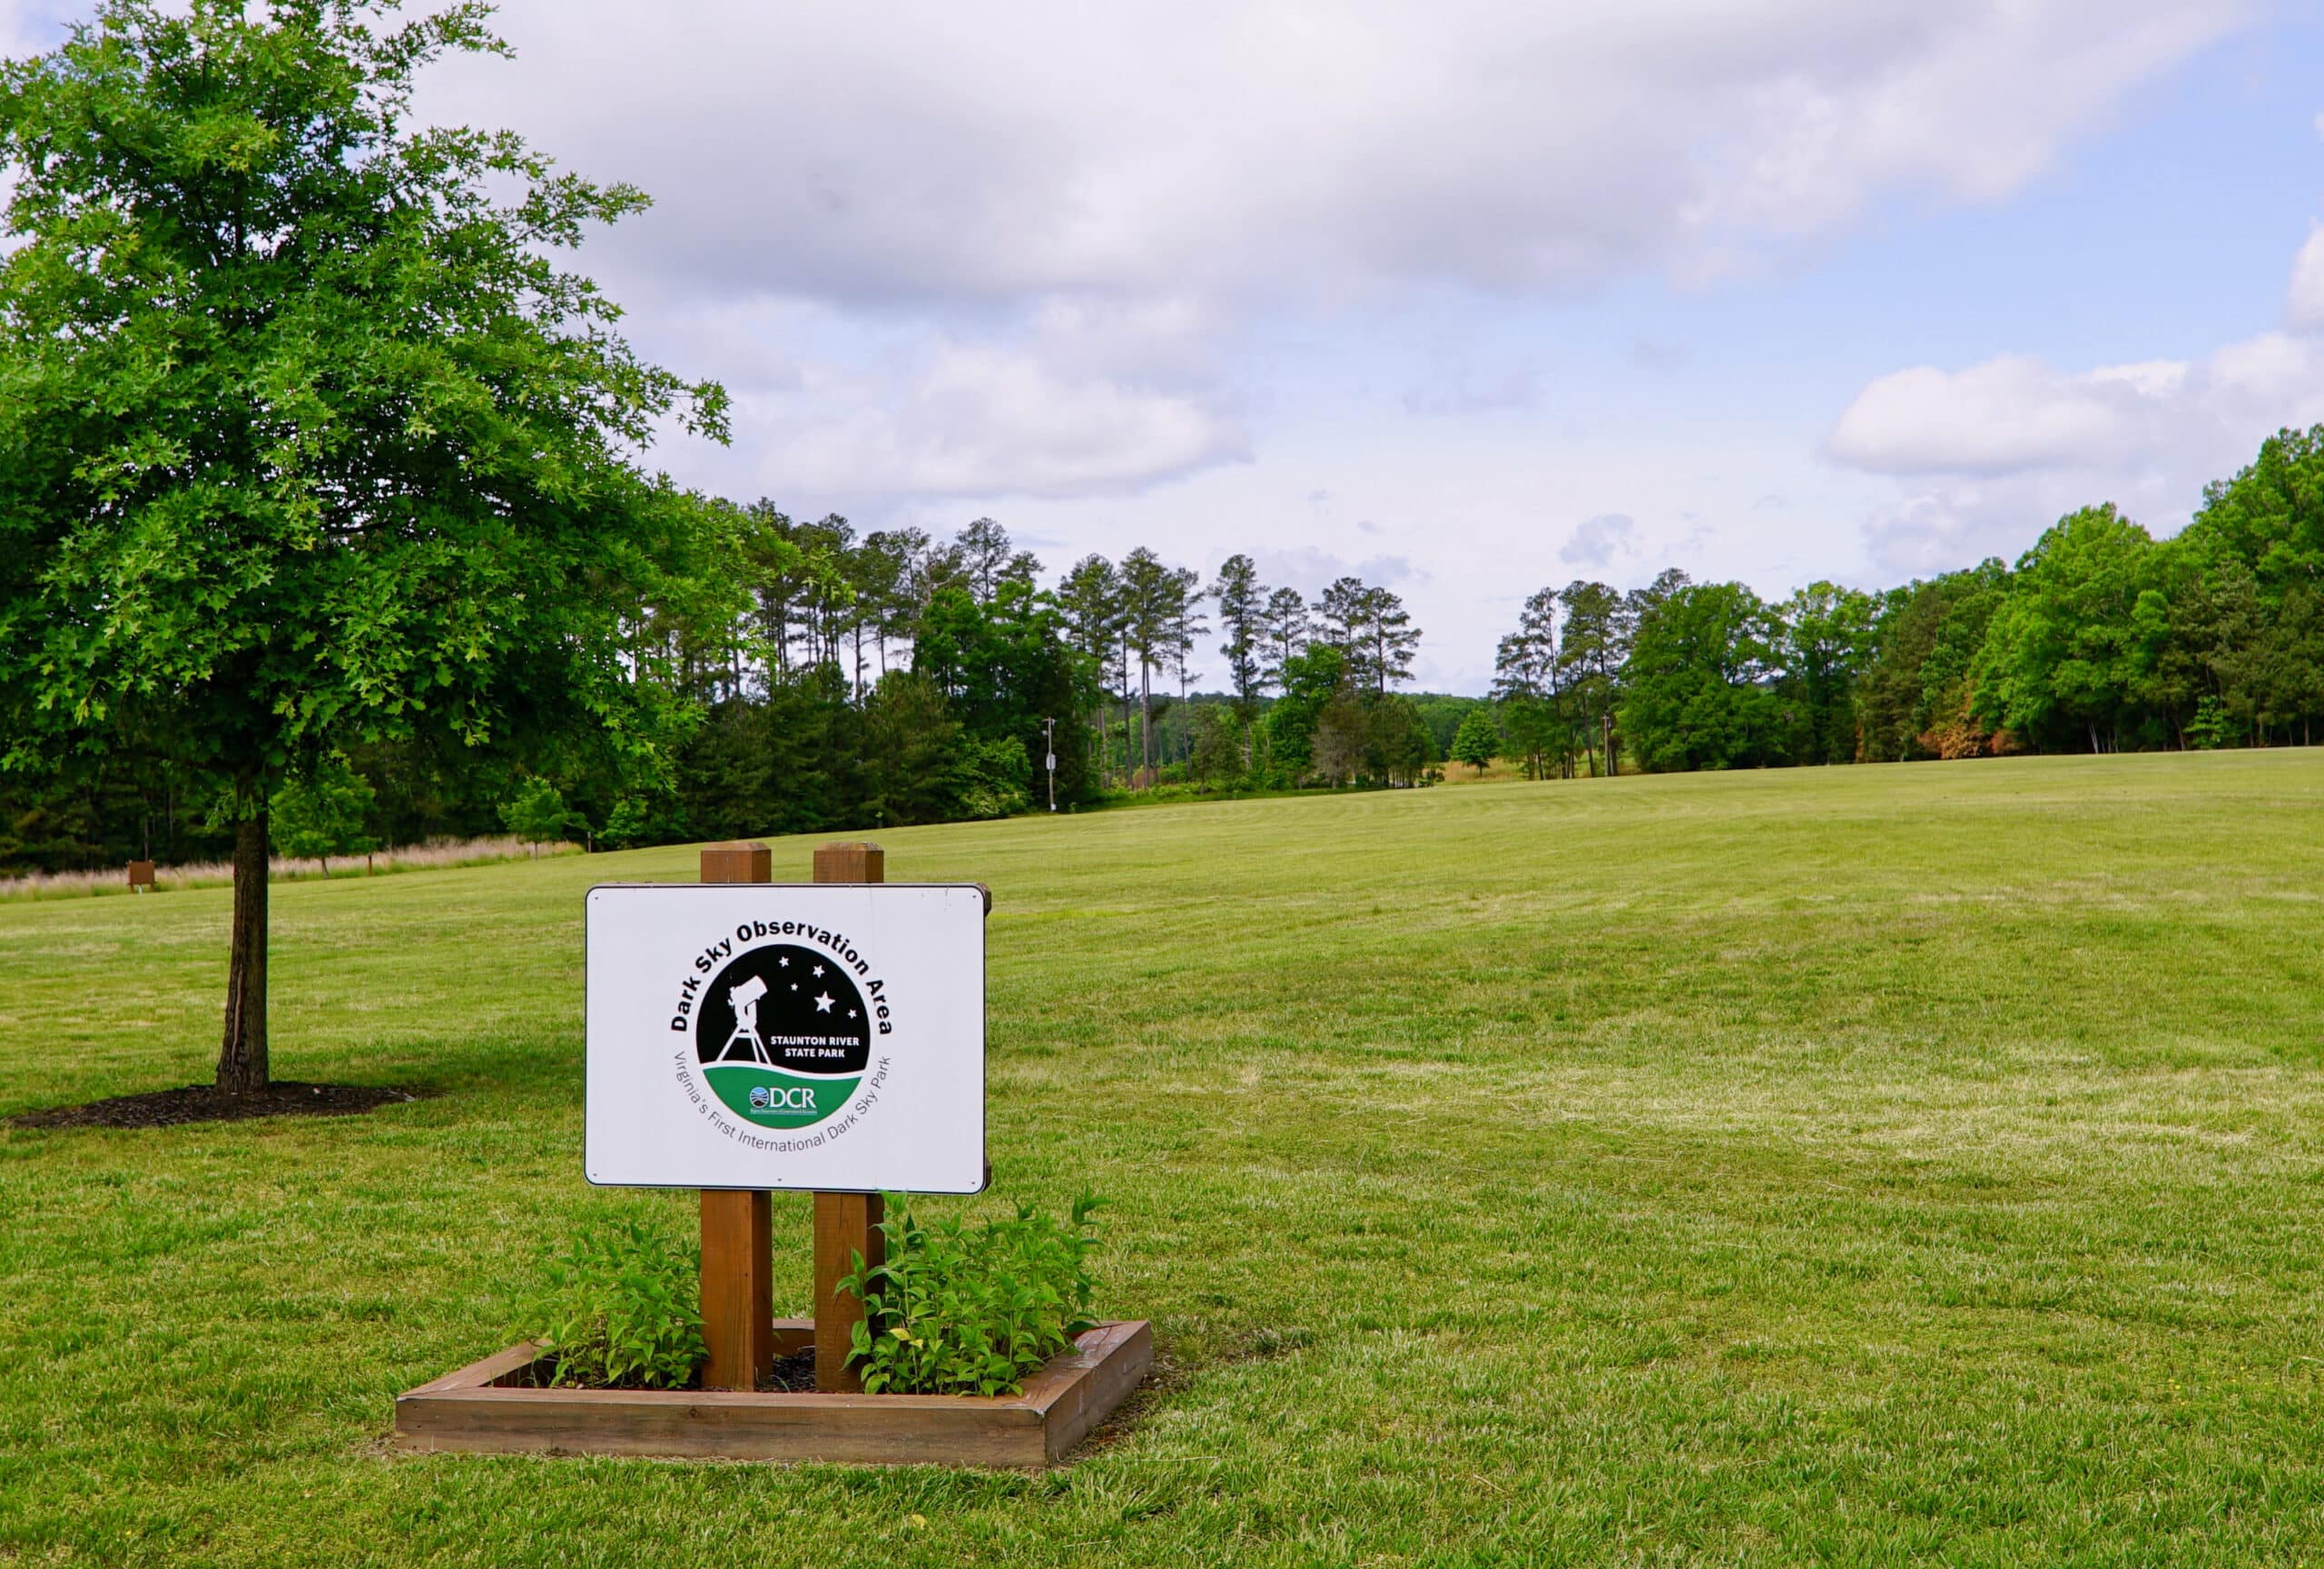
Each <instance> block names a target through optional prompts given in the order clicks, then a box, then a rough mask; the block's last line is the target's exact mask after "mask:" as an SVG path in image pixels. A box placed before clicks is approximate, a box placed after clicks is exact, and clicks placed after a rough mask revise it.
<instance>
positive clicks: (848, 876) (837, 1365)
mask: <svg viewBox="0 0 2324 1569" xmlns="http://www.w3.org/2000/svg"><path fill="white" fill-rule="evenodd" d="M887 880H888V858H887V855H886V854H885V853H884V852H882V851H881V848H880V847H879V846H878V845H877V844H826V845H824V846H822V848H821V849H819V850H817V851H816V852H815V881H816V882H818V883H884V882H886V881H887ZM886 1207H887V1206H886V1201H885V1200H883V1199H881V1197H880V1195H878V1194H877V1193H818V1194H816V1195H815V1387H816V1388H818V1389H828V1390H832V1391H833V1392H835V1393H839V1394H845V1395H856V1394H861V1393H862V1390H863V1381H862V1379H861V1378H859V1377H857V1376H856V1372H855V1369H854V1368H852V1367H849V1366H848V1365H847V1354H848V1352H849V1350H850V1349H852V1346H853V1342H854V1338H855V1327H856V1326H857V1325H858V1324H861V1323H862V1322H863V1303H862V1300H861V1299H859V1298H857V1297H856V1296H855V1294H854V1293H853V1292H852V1291H842V1290H841V1289H840V1288H839V1283H840V1279H841V1278H842V1277H843V1276H845V1275H846V1274H848V1273H849V1272H850V1271H851V1270H852V1269H853V1268H854V1267H855V1259H854V1258H853V1255H855V1254H857V1253H861V1254H862V1255H863V1262H864V1266H865V1267H866V1268H877V1267H878V1266H879V1265H881V1264H882V1263H884V1262H886V1260H887V1257H888V1239H887V1234H886V1233H885V1232H883V1231H881V1229H880V1222H881V1220H883V1219H886V1218H887V1217H886V1215H885V1214H884V1213H883V1211H884V1210H885V1209H886Z"/></svg>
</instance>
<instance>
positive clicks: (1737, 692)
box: [1622, 574, 1785, 772]
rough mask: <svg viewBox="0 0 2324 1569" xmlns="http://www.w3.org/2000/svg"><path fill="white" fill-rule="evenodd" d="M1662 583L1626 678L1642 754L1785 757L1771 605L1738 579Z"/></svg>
mask: <svg viewBox="0 0 2324 1569" xmlns="http://www.w3.org/2000/svg"><path fill="white" fill-rule="evenodd" d="M1669 576H1670V575H1669V574H1665V577H1669ZM1658 585H1659V586H1661V587H1663V588H1664V590H1665V591H1663V592H1659V593H1656V594H1654V595H1653V596H1652V597H1650V598H1648V599H1646V600H1645V601H1644V603H1643V606H1642V608H1641V610H1640V615H1639V619H1638V630H1637V633H1636V634H1635V636H1633V638H1632V640H1631V645H1630V664H1629V666H1628V668H1627V669H1626V671H1625V672H1624V676H1623V683H1624V688H1625V691H1624V696H1623V706H1622V728H1623V729H1624V730H1625V731H1626V732H1628V733H1629V735H1630V745H1632V746H1633V747H1635V748H1636V750H1637V752H1638V755H1639V760H1640V762H1641V763H1643V764H1644V765H1646V766H1647V767H1648V768H1650V769H1653V770H1656V771H1657V772H1665V771H1672V770H1678V769H1689V768H1742V767H1749V766H1752V765H1765V764H1768V763H1770V762H1781V761H1784V760H1785V759H1784V757H1783V755H1782V753H1781V751H1780V749H1779V746H1778V745H1777V743H1778V741H1779V730H1780V724H1779V721H1780V718H1781V711H1780V706H1779V705H1778V702H1777V697H1776V695H1775V693H1774V691H1773V690H1772V688H1771V685H1770V684H1771V681H1772V678H1773V676H1774V667H1773V661H1774V656H1775V646H1774V631H1775V628H1774V627H1773V625H1772V621H1773V618H1772V617H1770V616H1769V615H1768V608H1767V607H1766V606H1765V605H1764V604H1762V603H1761V602H1760V599H1759V597H1758V595H1756V594H1754V593H1752V592H1751V591H1750V590H1749V589H1748V588H1746V587H1744V586H1743V585H1742V584H1740V583H1700V584H1689V583H1686V582H1684V581H1680V582H1678V583H1671V584H1667V585H1663V584H1662V581H1661V580H1660V579H1658Z"/></svg>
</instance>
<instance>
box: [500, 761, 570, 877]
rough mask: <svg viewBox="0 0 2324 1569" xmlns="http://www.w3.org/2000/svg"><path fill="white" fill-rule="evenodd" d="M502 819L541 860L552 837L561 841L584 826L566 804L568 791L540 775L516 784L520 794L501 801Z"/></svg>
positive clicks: (535, 857) (510, 831)
mask: <svg viewBox="0 0 2324 1569" xmlns="http://www.w3.org/2000/svg"><path fill="white" fill-rule="evenodd" d="M500 821H501V822H503V823H505V824H507V825H508V832H509V833H511V834H515V835H516V836H517V838H519V839H522V840H524V841H525V842H526V843H527V844H530V845H531V846H532V847H533V859H535V860H536V861H537V860H539V859H540V854H541V846H542V845H543V844H546V843H547V842H549V841H551V840H562V839H564V838H565V837H566V835H567V834H573V833H575V832H576V831H577V830H578V829H579V828H580V826H581V820H580V817H579V815H578V814H576V812H575V811H574V810H573V808H572V807H570V806H568V805H566V803H565V792H564V791H562V790H559V789H558V788H557V787H556V785H554V784H552V783H550V782H549V781H548V780H547V779H544V778H542V777H541V776H540V775H533V777H531V778H529V779H527V780H525V781H524V782H523V783H521V784H519V785H517V793H516V794H514V795H511V796H510V797H508V799H507V800H506V801H504V802H502V803H501V804H500Z"/></svg>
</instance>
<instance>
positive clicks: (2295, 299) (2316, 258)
mask: <svg viewBox="0 0 2324 1569" xmlns="http://www.w3.org/2000/svg"><path fill="white" fill-rule="evenodd" d="M2284 315H2285V318H2286V319H2287V320H2288V321H2290V323H2291V324H2292V325H2293V326H2294V327H2297V328H2299V329H2300V330H2302V331H2314V330H2316V329H2317V328H2319V327H2324V224H2319V225H2317V226H2315V227H2312V228H2311V229H2309V232H2308V243H2306V244H2305V245H2302V246H2301V247H2300V248H2299V255H2297V256H2295V257H2293V258H2292V262H2291V289H2290V298H2289V299H2287V300H2286V301H2285V310H2284Z"/></svg>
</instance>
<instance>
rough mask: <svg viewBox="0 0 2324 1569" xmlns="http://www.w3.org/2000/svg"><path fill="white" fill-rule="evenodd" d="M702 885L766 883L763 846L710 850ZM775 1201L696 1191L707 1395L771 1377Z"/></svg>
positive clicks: (768, 868)
mask: <svg viewBox="0 0 2324 1569" xmlns="http://www.w3.org/2000/svg"><path fill="white" fill-rule="evenodd" d="M702 880H703V881H704V882H705V883H772V882H773V881H774V857H773V852H771V851H769V850H768V849H767V847H766V846H765V845H763V844H713V845H710V846H708V847H707V848H705V849H704V851H703V853H702ZM773 1229H774V1195H773V1194H772V1193H750V1192H740V1191H736V1190H734V1189H714V1188H705V1189H703V1190H702V1338H703V1342H704V1345H705V1346H706V1347H708V1348H709V1352H710V1355H709V1357H708V1358H707V1359H705V1360H704V1363H703V1365H702V1386H703V1387H704V1388H705V1389H755V1388H757V1387H758V1386H759V1381H760V1380H761V1379H763V1378H764V1377H766V1376H767V1375H768V1374H769V1373H772V1372H773V1371H774V1238H773Z"/></svg>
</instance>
